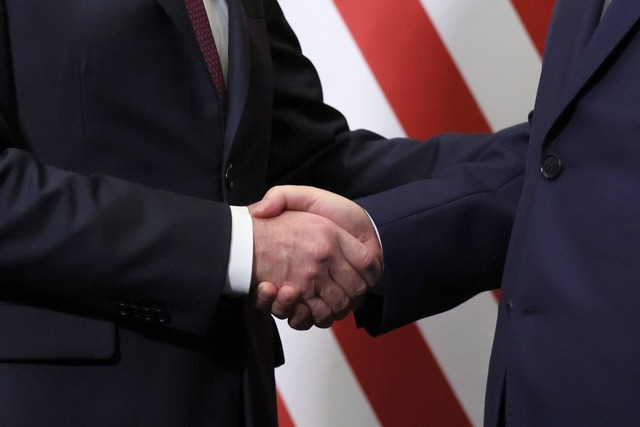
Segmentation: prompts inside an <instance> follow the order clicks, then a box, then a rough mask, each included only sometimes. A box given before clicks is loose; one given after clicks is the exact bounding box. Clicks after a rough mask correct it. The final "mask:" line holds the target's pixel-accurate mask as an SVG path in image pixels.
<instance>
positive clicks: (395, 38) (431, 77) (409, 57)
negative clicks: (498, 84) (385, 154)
mask: <svg viewBox="0 0 640 427" xmlns="http://www.w3.org/2000/svg"><path fill="white" fill-rule="evenodd" d="M334 2H335V4H336V6H337V8H338V10H339V11H340V13H341V15H342V17H343V19H344V20H345V22H346V24H347V26H348V27H349V30H350V32H351V34H352V35H353V37H354V39H355V41H356V43H357V44H358V47H359V48H360V50H361V51H362V53H363V55H364V57H365V59H366V61H367V63H368V64H369V67H370V68H371V71H372V73H373V74H374V76H375V77H376V79H377V81H378V84H379V85H380V87H381V89H382V91H383V92H384V94H385V96H386V98H387V100H388V101H389V103H390V104H391V107H392V108H393V110H394V111H395V113H396V115H397V116H398V120H399V121H400V123H401V124H402V126H403V127H404V129H405V131H406V133H407V135H409V136H410V137H413V138H418V139H425V138H427V137H429V136H432V135H435V134H438V133H442V132H450V131H461V132H478V131H488V130H489V126H488V124H487V122H486V120H485V119H484V117H483V116H482V114H481V113H480V110H479V109H478V107H477V105H476V103H475V101H474V99H473V97H472V96H471V93H470V91H469V89H468V88H467V86H466V84H465V83H464V81H463V79H462V77H461V75H460V73H459V72H458V69H457V68H456V66H455V64H454V63H453V61H452V60H451V58H450V56H449V54H448V53H447V50H446V48H445V47H444V45H443V43H442V41H441V40H440V38H439V36H438V34H437V33H436V31H435V28H434V27H433V25H432V23H431V21H430V19H429V17H428V16H427V14H426V12H425V10H424V8H423V7H422V5H421V4H420V2H419V1H418V0H403V1H396V0H376V1H371V0H334Z"/></svg>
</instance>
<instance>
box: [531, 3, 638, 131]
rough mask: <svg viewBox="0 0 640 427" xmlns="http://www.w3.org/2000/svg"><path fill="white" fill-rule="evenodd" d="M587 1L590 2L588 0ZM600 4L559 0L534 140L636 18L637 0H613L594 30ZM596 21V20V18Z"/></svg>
mask: <svg viewBox="0 0 640 427" xmlns="http://www.w3.org/2000/svg"><path fill="white" fill-rule="evenodd" d="M588 2H591V3H588ZM601 8H602V2H601V1H598V0H595V1H594V0H560V1H559V2H558V4H557V7H556V10H555V11H554V18H553V21H552V22H556V21H557V22H558V23H559V25H552V27H551V29H550V33H549V40H548V44H549V49H548V50H547V52H545V57H544V64H543V71H542V76H541V79H540V88H539V90H538V99H537V100H536V107H535V119H534V120H535V122H534V123H535V128H537V129H536V130H534V135H532V137H533V138H536V140H538V138H539V137H544V136H545V135H546V134H547V133H548V132H549V130H550V129H551V128H552V126H553V124H554V123H555V121H556V120H558V119H559V118H560V116H561V115H562V113H563V112H564V111H565V110H566V109H567V107H568V106H569V105H570V104H571V102H572V101H573V100H574V99H575V97H576V96H577V95H578V94H579V93H580V90H581V89H582V88H583V87H584V86H585V85H586V84H587V83H588V81H589V80H590V79H591V77H592V76H593V75H594V74H595V73H596V72H597V71H598V70H599V69H600V67H602V65H603V63H604V62H605V60H606V59H607V58H608V57H609V56H610V54H611V53H612V52H613V51H614V50H615V48H616V46H618V45H619V44H620V43H621V41H622V40H623V39H624V37H625V35H626V34H627V33H628V32H629V31H630V30H631V29H632V27H633V26H634V24H635V23H636V22H637V21H638V19H639V18H640V2H638V1H637V0H614V1H613V3H612V4H611V6H610V7H609V10H608V11H607V13H606V15H605V16H604V17H603V19H602V21H601V22H600V24H599V25H598V26H597V28H596V29H595V31H593V28H594V22H593V19H594V16H596V18H597V19H598V20H599V16H600V15H599V12H598V11H599V10H601ZM595 24H597V21H596V22H595Z"/></svg>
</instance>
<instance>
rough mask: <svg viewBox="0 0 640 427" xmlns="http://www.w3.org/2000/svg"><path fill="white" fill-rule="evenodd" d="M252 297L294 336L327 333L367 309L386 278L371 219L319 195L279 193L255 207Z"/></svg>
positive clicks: (286, 189) (293, 190)
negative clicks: (372, 291)
mask: <svg viewBox="0 0 640 427" xmlns="http://www.w3.org/2000/svg"><path fill="white" fill-rule="evenodd" d="M249 212H250V214H251V216H252V218H253V233H254V249H253V251H254V257H253V275H252V280H251V289H252V290H251V295H252V297H253V298H254V300H255V304H256V307H257V308H258V309H260V310H265V311H266V310H271V313H272V314H273V315H274V316H276V317H278V318H280V319H288V322H289V325H290V326H291V327H292V328H294V329H300V330H302V329H309V328H310V327H311V326H313V325H316V326H318V327H321V328H327V327H329V326H331V324H332V323H333V322H334V321H335V320H340V319H342V318H344V317H345V316H346V315H347V314H348V313H349V312H350V311H351V310H354V309H357V308H358V307H359V306H360V305H361V304H362V302H363V301H364V298H365V295H366V293H367V291H368V290H369V289H371V288H372V287H373V286H375V285H376V283H377V282H378V280H379V279H380V276H381V274H382V249H381V247H380V242H379V240H378V235H377V233H376V230H375V227H374V226H373V223H372V222H371V219H370V218H369V216H368V215H367V213H366V212H365V211H364V210H363V209H362V208H361V207H360V206H358V205H356V204H355V203H353V202H351V201H350V200H348V199H345V198H344V197H341V196H338V195H336V194H333V193H330V192H327V191H323V190H320V189H317V188H313V187H296V186H282V187H274V188H273V189H271V190H270V191H269V192H268V193H267V194H266V195H265V197H264V198H263V199H262V200H261V201H260V202H258V203H256V204H254V205H251V206H249Z"/></svg>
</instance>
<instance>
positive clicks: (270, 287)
mask: <svg viewBox="0 0 640 427" xmlns="http://www.w3.org/2000/svg"><path fill="white" fill-rule="evenodd" d="M277 295H278V288H277V287H276V286H275V285H274V284H273V283H269V282H262V283H260V284H258V286H257V287H256V289H255V290H254V291H253V301H254V304H255V307H256V308H257V309H258V310H259V311H271V305H272V304H273V302H274V301H275V300H276V297H277Z"/></svg>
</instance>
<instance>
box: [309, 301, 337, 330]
mask: <svg viewBox="0 0 640 427" xmlns="http://www.w3.org/2000/svg"><path fill="white" fill-rule="evenodd" d="M306 304H307V306H308V307H309V310H311V317H313V323H314V325H316V326H317V327H319V328H328V327H329V326H331V324H332V323H333V320H334V318H333V311H332V310H331V307H329V305H327V303H326V302H325V301H323V300H322V299H320V298H318V297H314V298H310V299H309V300H307V301H306Z"/></svg>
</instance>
